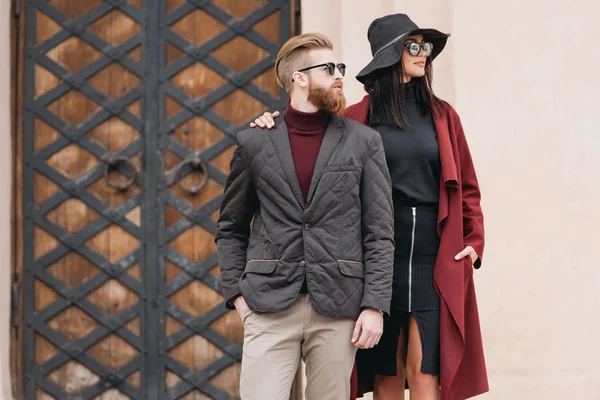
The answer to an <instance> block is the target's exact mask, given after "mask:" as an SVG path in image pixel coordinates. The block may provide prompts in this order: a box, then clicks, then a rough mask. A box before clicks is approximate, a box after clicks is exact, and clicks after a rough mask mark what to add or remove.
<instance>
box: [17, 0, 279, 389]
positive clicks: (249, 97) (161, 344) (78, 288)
mask: <svg viewBox="0 0 600 400" xmlns="http://www.w3.org/2000/svg"><path fill="white" fill-rule="evenodd" d="M89 3H90V4H92V3H97V4H96V5H95V6H93V7H92V6H89V7H87V9H86V10H85V11H84V12H82V13H80V14H78V15H71V14H68V10H65V9H61V8H60V7H57V6H56V4H53V1H52V0H50V1H48V0H29V1H28V3H27V9H26V26H27V34H26V45H25V51H26V62H25V76H26V79H25V92H24V99H25V107H26V112H25V120H24V141H23V143H24V148H23V151H24V153H23V155H24V160H25V163H24V166H23V179H24V185H23V199H24V200H23V202H24V203H23V210H24V212H23V214H24V249H25V251H24V268H25V271H24V272H25V276H24V293H25V295H24V319H25V323H26V326H25V332H24V341H25V348H24V367H25V385H24V387H25V398H27V399H29V398H36V396H38V394H37V393H38V391H39V390H42V391H43V392H45V393H46V394H48V395H50V396H52V397H54V398H57V399H58V398H60V399H63V398H78V399H88V398H89V399H92V398H96V397H98V396H100V395H102V394H103V395H105V396H106V394H107V392H113V393H114V398H122V397H119V396H123V395H125V396H127V397H129V398H132V399H142V398H145V399H154V398H168V399H176V398H180V397H183V396H186V395H187V394H189V393H191V392H193V391H196V390H197V391H200V392H201V393H203V394H205V395H208V396H210V397H211V398H215V399H226V398H231V397H232V396H233V394H232V393H231V392H230V391H226V390H224V389H223V388H222V387H220V386H219V385H217V384H215V381H214V380H215V378H218V377H219V375H220V374H222V373H223V372H224V371H226V370H227V369H228V368H232V366H234V365H235V364H236V363H238V362H239V361H240V359H241V344H240V343H238V342H234V341H232V340H231V339H230V338H228V337H227V335H226V334H225V332H223V331H222V330H219V329H216V328H215V323H218V322H219V321H222V320H223V319H224V318H225V317H226V314H227V311H226V310H225V308H224V307H223V303H222V297H220V300H219V301H218V302H213V303H214V304H210V307H209V308H207V309H205V310H203V312H202V313H201V314H200V315H197V314H195V313H193V312H190V310H186V309H183V308H182V307H180V306H179V304H178V303H177V301H172V298H173V296H174V295H175V294H176V293H178V292H179V291H180V290H182V289H185V288H186V286H188V285H190V284H192V283H193V282H199V283H200V284H201V285H203V287H206V288H207V290H212V291H214V292H215V293H217V296H220V294H221V288H220V286H219V282H218V277H217V276H216V275H215V274H214V273H213V271H215V268H217V269H218V266H217V259H216V254H215V253H214V251H208V252H207V254H205V255H204V256H203V257H202V258H201V259H194V258H193V257H192V258H190V257H188V256H186V254H183V253H182V252H180V251H178V249H177V248H176V246H173V245H172V243H173V241H175V240H176V239H177V238H178V237H180V236H181V235H184V234H185V233H186V232H187V231H190V230H193V229H196V228H198V229H201V230H202V232H205V233H207V234H208V235H214V233H215V230H216V223H215V212H216V211H218V207H219V204H220V201H221V196H220V194H218V195H215V196H211V198H210V199H208V201H205V202H204V201H203V202H202V203H201V204H198V203H197V202H193V201H192V202H190V201H189V199H186V198H185V196H181V195H178V193H177V192H176V191H174V190H173V188H174V187H176V183H177V182H176V181H177V180H180V179H183V180H185V179H189V178H190V176H192V175H193V174H192V172H193V171H192V168H191V167H190V165H191V164H190V163H188V162H187V161H189V160H192V159H195V158H199V159H201V160H202V162H203V163H204V164H203V165H206V171H205V172H206V175H207V178H208V180H209V182H210V183H211V184H217V185H220V186H222V185H224V182H225V179H226V172H227V171H224V169H223V168H222V164H223V158H227V155H228V154H229V153H228V151H230V150H231V149H232V147H233V145H234V142H235V135H236V134H237V132H238V131H239V130H241V129H242V128H243V127H244V126H246V124H247V123H248V122H249V120H251V119H252V118H253V117H254V114H252V110H254V111H258V110H257V109H256V107H254V108H252V107H250V111H247V112H246V114H248V112H250V114H252V115H250V114H248V115H243V113H242V115H240V114H239V113H237V114H235V113H234V114H235V115H229V114H228V111H227V110H225V111H223V107H222V106H219V104H225V107H226V108H228V106H227V105H228V104H229V105H230V104H231V99H232V98H233V99H234V100H235V99H242V100H243V101H244V102H245V103H248V102H251V101H258V102H260V104H261V106H260V107H262V108H261V110H262V109H276V108H281V107H282V105H283V104H285V96H284V94H283V93H282V92H281V91H279V92H274V91H273V90H268V89H265V88H264V87H262V86H261V85H260V84H258V83H257V79H258V78H260V76H261V75H263V74H265V73H268V71H269V70H270V69H271V67H272V65H273V62H274V58H275V55H276V53H277V51H278V43H276V41H275V42H274V41H273V40H272V38H270V39H271V40H269V38H266V37H265V36H264V35H263V34H261V33H258V32H257V31H256V30H255V26H257V24H259V23H260V22H261V21H264V20H265V19H267V18H269V17H270V18H271V19H273V17H274V16H275V17H276V19H277V20H278V23H279V27H280V29H279V31H280V32H279V41H280V42H283V41H285V40H286V39H287V38H288V37H289V33H290V18H291V13H290V8H289V7H290V6H289V3H288V2H287V1H270V2H268V3H267V2H265V3H266V4H264V5H260V6H259V7H257V8H256V9H255V10H252V11H251V12H249V13H247V15H244V16H242V17H240V16H239V15H235V16H234V15H232V14H230V12H231V11H226V10H225V9H224V8H225V7H219V6H217V3H219V1H216V2H208V1H202V0H180V1H171V0H169V1H161V0H144V3H143V6H144V7H143V8H142V7H141V6H142V2H141V0H129V1H126V0H103V1H101V0H95V1H90V2H89ZM172 3H179V4H176V5H175V6H174V7H173V6H168V4H172ZM225 3H227V2H225ZM167 7H169V9H167ZM198 12H201V13H202V14H203V15H207V16H209V17H210V18H212V19H213V20H214V21H217V22H216V23H217V24H221V25H223V26H225V27H226V29H223V30H221V31H220V33H218V34H216V35H213V37H211V38H210V39H209V40H207V41H205V42H202V43H194V42H192V41H190V40H188V39H187V38H186V37H185V35H184V34H181V33H179V32H177V31H176V29H175V28H174V27H175V26H177V23H178V21H181V20H183V19H185V18H186V16H188V15H190V14H194V13H198ZM116 14H118V15H119V16H120V17H119V18H125V19H126V20H127V21H128V23H131V24H133V25H136V26H137V27H138V28H136V30H135V32H132V34H131V35H129V36H128V37H126V38H122V40H112V39H111V38H107V37H104V36H105V35H104V36H103V35H101V34H99V33H97V32H95V31H94V29H92V27H93V26H95V25H96V24H98V23H99V22H101V21H103V20H105V19H106V18H109V17H110V16H114V15H116ZM275 14H277V15H275ZM42 17H43V18H49V19H51V20H52V21H54V23H56V25H57V27H56V29H55V31H54V32H52V34H50V35H47V37H44V39H43V40H39V37H36V32H35V30H36V28H35V27H36V26H37V25H36V24H37V20H38V18H42ZM37 36H39V33H38V35H37ZM240 37H241V38H243V40H246V41H248V42H249V43H251V44H252V45H253V46H257V47H258V48H260V49H262V51H264V52H265V53H266V54H267V56H266V57H263V58H262V59H261V60H260V61H258V62H256V63H254V64H252V65H248V66H247V68H244V69H243V70H236V69H235V68H232V66H231V65H228V63H227V62H223V60H220V59H219V57H218V56H215V51H218V50H219V49H220V48H222V47H223V46H227V44H228V43H230V42H232V41H234V40H237V38H240ZM113 39H114V38H113ZM73 40H77V41H78V43H82V44H84V45H85V46H89V47H90V48H91V49H93V52H95V53H96V54H97V56H96V57H94V59H93V60H90V62H89V63H88V64H87V65H85V66H83V67H82V68H77V69H73V68H69V66H68V65H65V63H61V62H59V60H57V59H56V57H53V56H52V52H53V51H54V49H57V48H59V47H61V46H64V45H65V43H68V42H69V41H73ZM169 47H172V48H176V49H177V50H178V51H179V52H181V56H180V57H176V60H174V61H173V62H170V63H167V62H166V60H167V58H168V57H167V53H168V52H169ZM136 49H138V50H139V49H141V55H139V56H137V57H136V56H134V52H135V51H136ZM67 64H68V63H67ZM195 64H201V65H202V68H208V69H210V71H211V73H212V74H216V75H218V77H219V81H222V83H221V84H219V85H218V87H211V90H209V91H207V92H206V93H203V95H202V96H196V97H194V96H192V95H190V94H189V93H186V91H185V89H182V88H181V87H177V85H174V84H173V81H174V79H175V78H176V77H177V76H178V74H181V73H182V72H183V71H186V69H188V68H190V67H191V66H193V65H195ZM37 68H43V69H44V70H45V71H47V72H48V73H49V74H52V75H54V76H55V77H57V84H56V85H55V86H54V87H52V88H50V89H49V90H45V91H44V92H43V93H41V92H40V91H39V88H38V87H36V83H35V81H34V79H33V77H34V76H35V74H36V69H37ZM109 68H112V69H115V68H116V69H118V70H119V71H120V73H121V74H128V75H130V76H131V77H133V79H132V80H133V81H136V80H137V82H135V83H134V84H132V85H129V87H128V88H127V89H128V90H126V91H125V92H122V93H118V94H115V93H107V91H106V90H104V91H103V90H99V89H98V88H97V85H94V84H93V80H94V79H95V78H94V77H99V76H102V73H103V71H106V70H108V69H109ZM109 89H110V88H109ZM109 91H110V90H109ZM240 93H243V95H240ZM68 96H70V98H74V99H75V100H81V101H84V102H88V103H93V104H94V105H95V106H96V108H97V109H95V110H94V111H93V112H90V113H88V115H85V116H84V118H82V119H81V120H78V119H76V118H65V117H64V116H63V117H61V116H60V115H57V114H56V113H55V112H52V111H51V110H52V109H53V106H52V105H53V104H56V102H58V101H60V100H61V99H64V98H66V97H68ZM231 96H233V97H231ZM240 96H242V97H240ZM244 96H245V97H244ZM228 98H229V100H227V99H228ZM169 99H170V100H169ZM169 101H174V102H176V103H177V104H178V105H179V106H180V110H177V111H176V112H174V113H168V112H167V110H166V108H168V105H167V104H166V103H168V102H169ZM136 109H137V110H138V111H137V112H136ZM250 117H252V118H250ZM194 118H202V119H203V120H205V121H206V122H207V123H208V124H210V125H211V126H212V127H213V128H214V129H216V130H218V131H219V132H221V133H222V134H223V135H222V137H221V138H218V139H216V140H214V141H212V142H210V143H208V145H206V146H204V147H203V148H202V149H200V151H197V149H192V148H190V147H189V146H186V144H185V143H182V141H181V140H178V139H177V135H174V132H177V130H178V129H181V127H182V126H184V125H185V124H186V123H188V122H189V121H191V120H192V119H194ZM38 121H41V123H43V124H45V125H46V126H47V129H50V130H52V131H54V132H56V134H57V137H56V139H55V140H53V141H51V143H45V142H44V141H43V140H42V142H43V144H44V145H43V146H40V145H38V144H37V143H38V138H37V137H36V130H37V131H38V132H39V126H38V124H40V122H38ZM115 121H117V122H118V123H119V124H125V125H127V127H129V128H128V129H130V131H131V132H134V133H135V134H133V133H132V136H133V138H132V139H131V140H129V141H128V142H127V143H125V144H124V145H123V146H120V147H118V148H115V146H112V145H104V146H103V145H102V143H99V142H98V140H97V138H94V137H91V135H93V134H94V132H96V131H97V130H99V129H100V130H101V127H102V126H104V124H108V123H116V122H115ZM131 132H130V133H131ZM200 133H201V134H202V132H200ZM73 149H76V150H77V152H82V153H86V154H87V155H88V157H91V158H95V159H96V160H97V162H96V163H94V164H93V165H91V166H89V168H87V169H85V170H83V171H80V172H81V173H77V174H73V173H72V172H73V171H64V170H61V168H60V166H57V165H53V162H52V160H53V158H54V157H55V156H56V155H57V154H61V153H64V152H67V151H72V150H73ZM114 157H122V158H123V159H127V160H133V163H134V164H137V165H136V168H137V169H138V171H139V172H138V173H137V175H136V176H135V179H134V180H133V185H132V189H130V195H129V196H126V198H124V199H122V201H120V202H117V203H115V204H113V203H112V200H107V199H106V198H102V196H98V195H97V190H96V189H95V188H96V187H97V186H98V185H99V184H100V183H99V182H102V181H103V180H104V179H105V178H104V173H105V167H106V165H105V164H106V162H109V161H110V160H111V159H113V158H114ZM169 158H171V159H176V160H177V162H178V164H177V168H168V164H169V162H168V160H167V159H169ZM217 159H220V160H221V161H220V164H218V165H217V164H215V163H214V162H213V161H214V160H217ZM135 160H137V161H135ZM219 165H221V167H219ZM114 168H115V169H116V170H117V171H118V172H120V173H121V174H122V175H125V176H130V175H131V174H132V171H131V170H130V169H129V170H128V169H127V168H126V166H124V165H121V164H118V165H115V166H114ZM39 176H42V177H43V179H45V180H46V181H47V182H51V184H52V185H53V186H55V187H56V190H55V191H54V192H53V193H52V194H51V195H49V196H46V197H45V198H44V199H43V200H42V201H38V200H37V195H36V193H35V192H34V191H35V188H34V185H35V182H38V179H39V178H38V177H39ZM71 206H78V207H82V208H84V209H85V210H86V213H87V214H93V215H94V216H95V217H94V218H93V220H92V221H88V222H89V223H87V224H83V225H82V224H79V225H77V224H75V225H77V226H75V227H74V226H71V225H70V224H67V225H68V226H65V224H64V223H62V224H61V221H59V220H58V219H56V218H52V216H53V213H54V214H56V213H57V211H56V210H60V209H61V207H62V208H64V207H71ZM167 208H169V209H170V210H173V211H174V212H176V213H178V214H180V215H181V218H180V219H179V220H178V221H176V222H175V223H173V224H172V225H170V226H168V227H165V222H166V220H167V219H168V217H167V216H166V214H167V211H166V210H167ZM136 212H141V218H138V220H136V218H135V217H133V218H132V215H135V213H136ZM87 214H86V215H87ZM136 221H137V222H136ZM63 222H64V221H63ZM80 225H81V226H80ZM115 230H116V231H118V232H119V234H120V235H122V236H123V237H127V238H129V239H130V241H131V242H132V243H134V245H132V246H130V247H132V248H131V249H130V250H131V251H128V252H127V253H126V254H117V255H114V254H111V255H106V254H102V252H99V251H98V249H97V248H95V246H94V244H93V243H92V242H93V241H94V240H95V239H94V238H97V237H98V236H100V235H103V234H105V232H109V231H111V232H112V231H115ZM39 231H43V232H44V234H45V235H46V237H51V238H53V240H54V241H55V242H56V243H55V245H54V246H53V247H52V248H51V249H47V251H45V252H44V254H40V255H38V254H37V253H36V252H37V250H36V247H35V245H36V243H35V240H36V238H38V236H37V235H38V232H39ZM209 250H210V249H209ZM73 254H75V255H76V256H77V257H79V259H81V260H84V261H82V262H85V263H89V264H90V265H92V266H93V267H94V268H96V269H98V273H96V274H94V275H93V276H91V277H90V279H88V280H85V282H77V284H73V282H71V284H69V283H68V282H65V281H64V280H63V279H60V277H57V276H56V274H53V273H51V272H50V269H51V268H52V267H53V266H54V265H56V263H57V262H60V261H61V260H64V259H65V258H66V257H67V256H70V255H73ZM167 264H171V265H173V266H175V267H177V268H179V269H180V270H181V272H180V273H179V274H178V275H177V276H175V277H173V279H170V280H169V281H167V280H166V279H165V278H166V275H168V273H167V268H168V267H167ZM61 265H65V262H63V263H62V264H61ZM136 267H137V268H141V274H140V273H138V276H136V275H135V274H132V273H131V271H132V270H133V269H134V268H136ZM109 284H110V285H119V286H120V288H121V290H123V291H125V292H127V293H128V296H129V298H130V301H128V302H126V304H124V305H123V306H122V307H121V308H120V309H119V310H117V311H118V312H111V310H107V309H106V307H105V305H103V304H102V303H101V301H98V296H99V295H98V293H101V291H102V290H104V288H105V287H107V286H108V285H109ZM37 285H43V286H44V287H48V288H49V290H51V291H53V292H54V293H55V294H56V296H55V297H56V298H53V299H52V301H49V302H48V303H47V304H44V306H43V307H42V308H40V307H39V306H38V305H37V304H36V302H37V300H36V298H35V293H36V290H37V287H38V286H37ZM132 298H133V299H134V300H131V299H132ZM213 298H214V296H213ZM65 314H69V315H71V316H72V315H76V314H80V316H81V318H87V319H88V321H93V323H91V322H90V324H91V325H93V327H92V328H90V329H88V331H86V334H85V335H78V336H77V335H75V336H73V335H69V332H68V330H67V331H65V330H64V329H63V328H65V327H64V326H61V322H64V321H66V320H65V318H63V317H61V316H64V315H65ZM169 319H171V320H173V321H176V322H177V323H178V324H180V329H177V330H176V332H174V333H172V334H169V335H167V330H166V329H167V328H168V327H167V325H168V320H169ZM136 321H137V324H138V326H141V328H138V330H136V329H135V328H132V326H135V323H136ZM62 325H64V324H62ZM61 329H62V330H61ZM198 337H199V338H202V340H204V341H205V342H206V343H208V344H209V345H210V346H212V347H213V348H214V349H215V351H216V352H217V353H219V357H217V358H216V359H214V360H211V361H210V362H208V363H207V364H206V365H203V366H202V368H193V366H192V367H190V366H189V365H185V363H182V362H181V360H180V359H178V357H177V356H174V355H173V354H174V353H173V352H174V351H176V350H177V348H179V347H180V346H181V345H182V344H183V343H185V342H186V341H189V340H192V339H193V338H198ZM39 338H42V340H44V341H46V342H48V343H49V345H51V346H53V347H55V348H56V351H55V352H54V353H53V354H52V355H51V356H49V357H47V358H46V359H44V360H42V361H38V360H37V358H36V353H35V346H34V343H37V341H38V340H40V339H39ZM107 341H118V343H120V346H122V347H123V348H125V349H128V352H129V354H130V356H129V357H128V358H127V359H126V360H125V361H123V362H121V363H118V364H119V365H118V366H115V363H107V362H101V361H99V359H98V357H97V356H94V355H93V354H97V351H98V349H100V351H102V348H103V346H104V344H106V342H107ZM94 352H95V353H94ZM73 363H75V364H73ZM68 365H71V367H72V366H73V365H76V366H77V367H78V368H83V369H85V370H86V371H88V372H89V375H90V376H93V377H94V378H91V379H90V380H89V381H88V382H87V385H84V386H85V387H80V388H79V389H77V390H69V389H68V387H67V388H66V389H65V386H64V385H63V386H62V387H61V386H60V385H59V384H58V380H57V379H58V378H56V374H57V373H58V372H57V371H60V370H61V369H62V370H63V372H62V374H63V375H64V373H65V372H66V373H68V371H69V369H68V368H67V367H66V366H68ZM167 370H168V372H167ZM58 374H59V375H60V374H61V373H58ZM174 377H176V379H175V380H173V379H172V378H174ZM169 380H170V381H171V382H174V383H173V384H168V383H166V382H168V381H169ZM67 386H68V385H67ZM71 386H73V385H71ZM75 386H77V385H75ZM111 398H112V397H111Z"/></svg>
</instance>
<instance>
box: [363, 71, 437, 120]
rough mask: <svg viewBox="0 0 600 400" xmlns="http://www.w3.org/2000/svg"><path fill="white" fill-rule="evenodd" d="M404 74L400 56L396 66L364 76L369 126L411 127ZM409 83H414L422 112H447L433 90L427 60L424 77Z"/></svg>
mask: <svg viewBox="0 0 600 400" xmlns="http://www.w3.org/2000/svg"><path fill="white" fill-rule="evenodd" d="M403 76H404V66H403V63H402V59H400V61H398V62H397V63H396V64H395V65H392V66H391V67H388V68H384V69H381V70H379V71H377V72H375V73H374V74H373V75H371V76H369V77H368V78H367V81H366V82H365V90H366V91H367V93H369V94H370V95H371V100H370V102H369V125H371V126H376V125H395V126H398V127H402V126H403V125H407V126H410V123H409V121H408V119H407V116H406V101H405V97H404V85H403V83H402V77H403ZM411 83H412V84H414V85H415V98H416V102H417V106H418V107H419V110H420V111H421V114H423V115H424V116H426V117H428V116H431V115H432V114H435V113H442V114H445V113H446V112H447V111H448V105H447V104H446V103H445V102H443V101H442V100H441V99H440V98H438V97H437V96H436V95H435V94H434V93H433V89H432V67H431V60H430V59H427V62H426V64H425V76H423V77H422V78H412V80H411Z"/></svg>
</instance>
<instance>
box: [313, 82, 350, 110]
mask: <svg viewBox="0 0 600 400" xmlns="http://www.w3.org/2000/svg"><path fill="white" fill-rule="evenodd" d="M334 85H335V84H334ZM308 101H309V102H311V103H312V104H313V105H314V106H315V107H317V108H318V109H319V110H321V111H324V112H327V113H330V114H336V115H342V114H344V111H345V110H346V97H344V93H343V92H338V91H336V90H335V89H333V85H332V86H331V87H330V88H329V89H324V88H322V87H316V86H313V85H311V84H310V83H309V85H308Z"/></svg>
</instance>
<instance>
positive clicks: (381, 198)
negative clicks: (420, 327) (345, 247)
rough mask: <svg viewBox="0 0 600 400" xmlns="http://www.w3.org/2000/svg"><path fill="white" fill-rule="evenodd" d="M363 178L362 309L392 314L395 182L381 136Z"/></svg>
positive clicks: (376, 137) (375, 140) (372, 147)
mask: <svg viewBox="0 0 600 400" xmlns="http://www.w3.org/2000/svg"><path fill="white" fill-rule="evenodd" d="M363 165H364V167H363V173H362V178H361V189H360V196H361V207H362V236H363V262H364V267H365V286H364V293H363V299H362V303H361V308H363V309H364V308H367V307H370V308H375V309H377V310H381V311H383V312H384V313H386V314H389V312H390V302H391V298H392V276H393V268H394V211H393V206H392V182H391V179H390V173H389V170H388V167H387V164H386V161H385V153H384V150H383V143H382V141H381V137H380V136H379V133H376V132H375V135H374V137H373V139H372V141H371V145H370V148H369V151H368V154H367V157H366V159H365V161H364V164H363Z"/></svg>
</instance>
